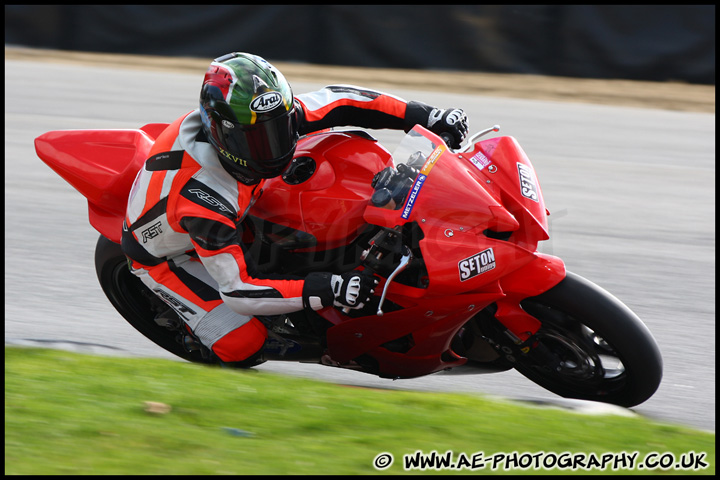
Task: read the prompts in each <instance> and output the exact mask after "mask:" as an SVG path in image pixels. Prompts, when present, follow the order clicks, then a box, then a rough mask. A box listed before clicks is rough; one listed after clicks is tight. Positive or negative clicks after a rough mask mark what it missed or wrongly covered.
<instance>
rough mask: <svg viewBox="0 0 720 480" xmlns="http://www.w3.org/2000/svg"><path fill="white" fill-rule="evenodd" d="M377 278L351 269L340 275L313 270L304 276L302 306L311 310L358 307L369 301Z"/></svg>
mask: <svg viewBox="0 0 720 480" xmlns="http://www.w3.org/2000/svg"><path fill="white" fill-rule="evenodd" d="M377 284H378V280H377V279H376V278H375V277H374V276H372V275H367V274H364V273H363V272H360V271H357V270H353V271H350V272H345V273H343V274H340V275H334V274H331V273H327V272H315V273H311V274H309V275H308V276H307V277H305V285H304V286H303V306H304V307H305V308H310V309H312V310H320V309H322V308H325V307H330V306H333V305H334V306H336V307H342V308H352V309H359V308H362V307H363V306H365V304H366V303H367V302H369V301H370V295H372V294H373V293H374V292H375V290H374V288H375V286H376V285H377Z"/></svg>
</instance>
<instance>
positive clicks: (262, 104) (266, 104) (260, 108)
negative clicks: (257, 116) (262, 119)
mask: <svg viewBox="0 0 720 480" xmlns="http://www.w3.org/2000/svg"><path fill="white" fill-rule="evenodd" d="M282 101H283V98H282V95H280V93H278V92H267V93H263V94H262V95H260V96H258V97H257V98H255V100H253V101H252V102H250V110H252V111H253V112H257V113H263V112H269V111H270V110H272V109H273V108H275V107H277V106H278V105H280V104H281V103H282Z"/></svg>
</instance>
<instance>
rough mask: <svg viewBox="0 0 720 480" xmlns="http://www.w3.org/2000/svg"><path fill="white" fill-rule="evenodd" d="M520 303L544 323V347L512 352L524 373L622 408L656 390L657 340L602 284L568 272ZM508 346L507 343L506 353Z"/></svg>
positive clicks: (563, 392) (559, 390) (563, 391)
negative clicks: (543, 290) (527, 351)
mask: <svg viewBox="0 0 720 480" xmlns="http://www.w3.org/2000/svg"><path fill="white" fill-rule="evenodd" d="M521 305H522V307H523V309H524V310H525V311H526V312H527V313H529V314H531V315H532V316H534V317H535V318H537V319H539V320H540V321H541V322H542V327H541V328H540V330H539V331H538V332H537V334H536V336H535V340H537V341H538V342H539V345H540V347H539V348H536V349H535V351H533V352H532V353H531V354H527V355H525V354H523V353H521V352H519V351H517V350H515V351H513V353H512V355H511V356H508V357H509V358H511V359H512V360H513V361H514V363H515V368H516V369H517V370H518V371H519V372H520V373H521V374H523V375H524V376H525V377H527V378H529V379H530V380H532V381H533V382H535V383H537V384H538V385H540V386H542V387H544V388H546V389H548V390H550V391H551V392H554V393H556V394H558V395H560V396H563V397H568V398H577V399H583V400H593V401H598V402H605V403H612V404H616V405H621V406H624V407H632V406H635V405H638V404H640V403H642V402H644V401H645V400H647V399H648V398H650V397H651V396H652V395H653V394H654V393H655V391H656V390H657V388H658V386H659V385H660V381H661V379H662V368H663V367H662V357H661V355H660V350H659V349H658V346H657V344H656V342H655V339H654V338H653V336H652V334H651V333H650V331H649V330H648V329H647V327H646V326H645V324H644V323H643V322H642V321H641V320H640V319H639V318H638V317H637V315H635V314H634V313H633V312H632V311H631V310H630V309H629V308H628V307H627V306H625V305H624V304H623V303H622V302H621V301H620V300H618V299H617V298H615V297H614V296H612V295H611V294H609V293H608V292H606V291H605V290H603V289H602V288H600V287H599V286H597V285H595V284H594V283H592V282H590V281H588V280H586V279H584V278H582V277H580V276H578V275H575V274H573V273H571V272H568V273H567V276H566V278H565V279H564V280H563V281H562V282H560V283H559V284H558V285H556V286H555V287H553V288H552V289H550V290H548V291H547V292H545V293H543V294H541V295H538V296H536V297H531V298H528V299H526V300H524V301H522V302H521ZM486 325H487V324H486ZM497 333H498V332H496V334H497ZM496 338H497V337H496ZM509 348H510V347H509V346H508V344H505V345H504V349H505V352H506V353H507V352H508V351H509Z"/></svg>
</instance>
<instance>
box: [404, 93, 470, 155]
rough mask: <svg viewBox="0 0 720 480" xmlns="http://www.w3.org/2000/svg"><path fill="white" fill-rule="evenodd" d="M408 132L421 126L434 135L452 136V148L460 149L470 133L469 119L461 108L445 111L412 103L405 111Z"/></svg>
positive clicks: (409, 103)
mask: <svg viewBox="0 0 720 480" xmlns="http://www.w3.org/2000/svg"><path fill="white" fill-rule="evenodd" d="M405 123H406V130H405V131H406V132H407V131H409V130H410V129H412V127H413V126H415V125H417V124H419V125H422V126H423V127H425V128H427V129H428V130H430V131H431V132H433V133H436V134H438V135H441V134H443V133H447V134H450V136H451V137H452V141H451V142H450V147H451V148H460V144H461V143H462V141H463V140H464V139H465V136H466V135H467V133H468V128H469V125H468V118H467V115H465V112H464V111H463V110H462V109H459V108H448V109H447V110H443V109H440V108H434V107H431V106H430V105H426V104H424V103H422V102H415V101H410V102H408V104H407V109H406V111H405ZM408 127H409V128H408Z"/></svg>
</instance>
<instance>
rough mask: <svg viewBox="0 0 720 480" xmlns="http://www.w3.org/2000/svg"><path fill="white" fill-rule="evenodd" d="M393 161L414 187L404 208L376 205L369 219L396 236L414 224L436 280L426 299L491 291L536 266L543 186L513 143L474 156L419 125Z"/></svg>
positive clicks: (480, 148)
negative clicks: (398, 229) (513, 274)
mask: <svg viewBox="0 0 720 480" xmlns="http://www.w3.org/2000/svg"><path fill="white" fill-rule="evenodd" d="M393 160H394V162H395V166H396V167H397V169H398V170H402V169H404V167H401V166H400V165H401V164H405V165H407V166H410V167H413V169H414V171H415V172H417V174H416V176H415V178H414V180H413V181H412V185H411V186H410V187H409V189H408V191H407V194H406V195H405V196H404V198H403V199H402V201H400V202H398V201H390V202H389V203H387V204H385V205H381V204H380V203H381V202H377V201H375V202H373V201H371V202H370V204H369V205H368V206H367V208H366V210H365V213H364V218H365V220H366V221H367V222H368V223H371V224H375V225H380V226H383V227H386V228H390V229H393V228H396V227H402V226H404V225H405V224H407V223H413V222H414V223H415V224H417V226H419V228H420V229H421V230H422V234H423V238H422V240H420V241H419V245H420V249H421V254H422V260H423V261H424V263H425V268H426V269H427V272H428V278H429V282H428V287H427V289H426V290H425V291H424V292H422V294H423V296H424V295H433V294H438V295H444V294H450V293H455V294H457V293H462V292H468V291H473V290H478V289H480V288H481V287H482V286H483V285H488V284H491V283H493V282H494V281H496V280H498V279H499V278H500V277H502V276H503V275H505V274H507V273H508V272H510V271H512V270H516V269H518V268H520V267H521V266H522V265H525V264H526V263H528V262H530V261H531V260H532V259H533V256H534V252H535V251H536V248H537V244H538V242H539V241H541V240H545V239H547V238H548V234H547V230H548V228H547V219H546V210H545V204H544V201H543V198H542V193H541V191H540V186H539V184H538V182H537V179H536V178H535V173H534V170H533V168H532V165H531V164H530V162H529V160H528V159H527V156H526V155H525V153H524V152H523V151H522V149H521V148H520V146H519V145H518V144H517V142H516V141H515V140H514V139H513V138H512V137H499V138H493V139H489V140H485V141H482V142H478V143H477V144H475V146H474V149H473V150H472V151H470V152H468V153H455V152H453V151H451V150H449V149H448V148H447V146H446V145H445V144H444V142H443V141H442V140H441V139H440V138H439V137H438V136H437V135H435V134H433V133H431V132H429V131H428V130H426V129H425V128H423V127H420V126H416V127H415V128H414V129H413V130H411V131H410V132H409V133H408V135H407V136H406V137H405V138H404V139H403V141H402V142H401V144H400V145H399V147H398V149H397V150H396V151H395V153H394V154H393ZM376 190H377V186H376ZM380 197H381V195H378V196H374V197H373V198H374V199H377V198H380ZM395 199H396V200H398V198H397V196H396V198H395Z"/></svg>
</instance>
